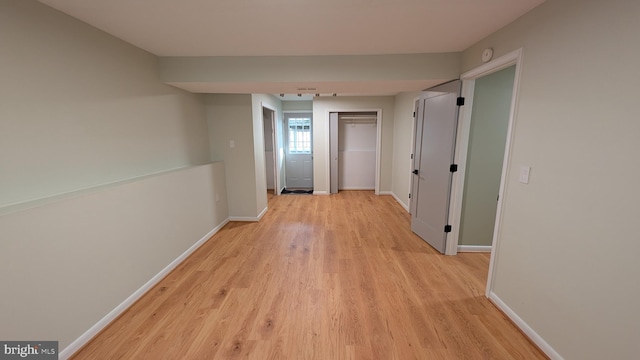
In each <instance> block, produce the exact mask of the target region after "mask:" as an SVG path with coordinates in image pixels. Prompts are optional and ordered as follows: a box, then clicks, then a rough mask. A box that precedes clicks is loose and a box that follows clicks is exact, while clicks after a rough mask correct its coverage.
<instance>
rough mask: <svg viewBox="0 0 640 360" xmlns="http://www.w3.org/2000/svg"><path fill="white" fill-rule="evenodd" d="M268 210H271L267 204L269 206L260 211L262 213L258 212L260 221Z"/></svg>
mask: <svg viewBox="0 0 640 360" xmlns="http://www.w3.org/2000/svg"><path fill="white" fill-rule="evenodd" d="M267 210H269V207H268V206H267V207H265V208H264V210H262V211H261V212H260V214H258V221H260V219H262V217H263V216H264V214H266V213H267Z"/></svg>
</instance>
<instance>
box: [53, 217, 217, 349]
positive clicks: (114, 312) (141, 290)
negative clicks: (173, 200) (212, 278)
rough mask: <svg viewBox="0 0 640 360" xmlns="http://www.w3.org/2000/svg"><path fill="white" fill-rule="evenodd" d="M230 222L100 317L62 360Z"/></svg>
mask: <svg viewBox="0 0 640 360" xmlns="http://www.w3.org/2000/svg"><path fill="white" fill-rule="evenodd" d="M228 222H229V218H227V219H226V220H224V221H223V222H222V223H220V225H218V226H216V227H215V228H214V229H213V230H211V231H209V232H208V233H207V234H206V235H205V236H203V237H202V238H201V239H200V240H198V241H197V242H196V243H195V244H193V245H191V247H189V248H188V249H187V250H186V251H185V252H183V253H182V254H181V255H180V256H178V257H177V258H175V260H173V261H172V262H171V263H170V264H169V265H167V266H165V268H164V269H162V270H160V272H159V273H157V274H156V275H155V276H154V277H152V278H151V279H150V280H149V281H147V283H146V284H144V285H142V286H141V287H140V288H139V289H138V290H136V291H135V292H134V293H133V294H131V295H129V297H128V298H126V299H125V300H124V301H123V302H122V303H120V305H118V306H116V307H115V308H114V309H113V310H111V311H110V312H109V313H108V314H107V315H105V317H103V318H102V319H100V321H98V322H97V323H95V324H94V325H93V326H92V327H90V328H89V330H87V331H85V332H84V334H82V335H80V337H79V338H77V339H75V340H74V341H73V342H72V343H71V344H69V346H67V347H66V348H64V349H63V350H62V351H61V352H60V354H59V355H58V356H59V358H60V359H61V360H66V359H68V358H69V357H71V356H72V355H73V354H75V353H76V352H77V351H78V350H80V349H81V348H82V347H83V346H84V345H86V344H87V343H89V341H91V339H93V337H95V336H96V335H97V334H98V333H99V332H100V331H102V329H104V328H105V327H107V326H108V325H109V324H110V323H111V322H112V321H114V320H115V319H117V318H118V317H119V316H120V315H121V314H122V313H123V312H125V311H126V310H127V309H128V308H129V307H130V306H131V305H133V304H134V303H135V302H136V301H138V299H140V298H141V297H142V296H143V295H144V294H146V293H147V292H148V291H149V290H151V288H153V287H154V286H155V285H156V284H157V283H159V282H160V281H161V280H162V279H164V278H165V277H166V276H167V275H169V273H170V272H171V271H173V269H175V268H176V267H177V266H178V265H180V264H181V263H182V262H183V261H184V260H185V259H186V258H187V257H188V256H189V255H191V254H192V253H193V252H194V251H196V250H197V249H198V248H199V247H200V246H202V245H203V244H204V243H206V242H207V241H208V240H209V239H211V237H212V236H213V235H215V234H216V233H217V232H218V231H220V229H222V227H224V226H225V225H226V224H227V223H228Z"/></svg>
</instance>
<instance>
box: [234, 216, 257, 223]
mask: <svg viewBox="0 0 640 360" xmlns="http://www.w3.org/2000/svg"><path fill="white" fill-rule="evenodd" d="M229 221H246V222H258V221H260V218H259V217H257V216H229Z"/></svg>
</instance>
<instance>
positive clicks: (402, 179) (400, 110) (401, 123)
mask: <svg viewBox="0 0 640 360" xmlns="http://www.w3.org/2000/svg"><path fill="white" fill-rule="evenodd" d="M418 96H420V93H419V92H408V93H400V94H398V95H397V96H396V98H395V107H394V110H395V111H394V116H393V162H392V163H393V164H392V170H391V173H392V174H391V182H392V188H391V192H392V193H393V196H394V197H395V198H396V200H398V202H399V203H400V204H401V205H402V206H403V207H404V208H405V209H406V210H407V211H409V193H410V192H411V164H412V160H411V153H412V152H413V149H412V148H411V147H412V145H413V136H414V135H413V127H414V124H413V112H414V103H415V100H416V98H417V97H418Z"/></svg>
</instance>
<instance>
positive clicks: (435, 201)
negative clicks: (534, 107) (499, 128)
mask: <svg viewBox="0 0 640 360" xmlns="http://www.w3.org/2000/svg"><path fill="white" fill-rule="evenodd" d="M460 85H461V82H460V81H459V80H456V81H452V82H448V83H446V84H443V85H439V86H436V87H433V88H431V89H428V90H426V91H424V92H423V93H422V95H421V96H420V100H419V106H418V117H417V120H416V134H415V146H414V152H413V154H414V157H413V161H414V162H413V164H414V170H413V176H412V182H411V197H412V199H411V200H412V201H411V208H410V209H411V230H412V231H413V232H415V233H416V234H417V235H418V236H420V237H421V238H422V239H424V240H425V241H426V242H427V243H429V244H430V245H431V246H433V247H434V248H435V249H436V250H438V251H440V252H441V253H444V252H445V247H446V239H447V232H449V231H450V227H449V225H448V220H449V197H450V194H451V175H452V172H451V171H452V170H453V169H452V168H451V166H452V164H453V156H454V147H455V138H456V129H457V123H458V97H459V96H460Z"/></svg>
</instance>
